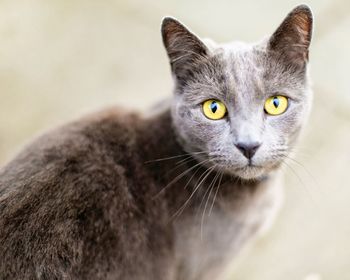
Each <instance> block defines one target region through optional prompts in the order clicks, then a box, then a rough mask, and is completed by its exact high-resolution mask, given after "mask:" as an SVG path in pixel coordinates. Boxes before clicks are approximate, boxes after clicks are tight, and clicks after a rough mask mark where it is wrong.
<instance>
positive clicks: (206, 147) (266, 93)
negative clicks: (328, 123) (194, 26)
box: [162, 5, 313, 179]
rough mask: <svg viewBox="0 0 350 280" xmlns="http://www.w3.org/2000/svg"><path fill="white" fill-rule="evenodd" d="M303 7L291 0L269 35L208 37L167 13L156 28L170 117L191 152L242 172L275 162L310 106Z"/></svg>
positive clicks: (251, 174) (252, 173)
mask: <svg viewBox="0 0 350 280" xmlns="http://www.w3.org/2000/svg"><path fill="white" fill-rule="evenodd" d="M312 21H313V20H312V13H311V11H310V9H309V7H307V6H305V5H301V6H298V7H296V8H295V9H294V10H293V11H292V12H290V13H289V14H288V15H287V17H286V18H285V19H284V21H283V22H282V24H281V25H280V26H279V27H278V29H277V30H276V31H275V32H274V33H273V35H272V36H270V37H269V38H267V39H265V40H263V41H261V42H259V43H256V44H244V43H230V44H223V45H219V44H215V43H213V42H211V41H205V40H201V39H199V38H198V37H197V36H196V35H194V34H193V33H192V32H191V31H189V30H188V29H187V28H186V27H185V26H184V25H182V24H181V23H180V22H179V21H177V20H175V19H173V18H169V17H167V18H165V19H164V20H163V23H162V35H163V42H164V45H165V48H166V50H167V53H168V56H169V59H170V63H171V69H172V73H173V77H174V80H175V95H174V100H173V103H172V119H173V125H174V128H175V130H176V133H177V135H178V138H179V141H180V143H181V144H182V145H183V147H184V149H185V150H186V151H187V152H191V153H192V152H193V153H194V155H195V157H196V158H197V159H198V160H201V161H205V162H204V163H205V164H206V165H210V166H214V165H216V167H217V168H218V169H221V170H225V171H226V172H229V173H231V174H234V175H236V176H238V177H241V178H244V179H253V178H257V177H260V176H262V175H264V174H266V173H268V172H269V171H271V170H273V169H275V168H276V167H278V166H279V165H280V164H281V162H283V161H284V160H285V158H286V156H288V154H289V153H290V152H291V150H292V149H293V145H294V144H295V140H296V138H297V136H298V134H299V132H300V129H301V127H302V126H303V124H304V123H305V120H306V118H307V116H308V113H309V109H310V106H311V99H312V93H311V90H310V85H309V82H308V75H307V64H308V49H309V45H310V40H311V35H312Z"/></svg>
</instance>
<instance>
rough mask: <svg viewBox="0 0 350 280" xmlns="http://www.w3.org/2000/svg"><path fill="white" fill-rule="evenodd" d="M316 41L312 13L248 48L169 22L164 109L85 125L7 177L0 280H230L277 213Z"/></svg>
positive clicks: (39, 147)
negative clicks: (171, 86) (168, 93)
mask: <svg viewBox="0 0 350 280" xmlns="http://www.w3.org/2000/svg"><path fill="white" fill-rule="evenodd" d="M311 33H312V14H311V11H310V9H309V8H308V7H307V6H305V5H301V6H298V7H296V8H295V9H294V10H293V11H292V12H291V13H290V14H289V15H288V16H287V17H286V19H285V20H284V21H283V23H282V24H281V25H280V26H279V28H278V29H277V31H276V32H275V33H274V34H273V35H272V36H271V37H269V38H267V39H265V40H263V41H261V42H259V43H256V44H250V45H248V44H243V43H232V44H225V45H217V44H215V43H213V42H212V41H208V40H206V41H202V40H200V39H199V38H198V37H197V36H196V35H194V34H193V33H191V32H190V31H189V30H188V29H187V28H186V27H185V26H184V25H182V24H181V23H179V22H178V21H177V20H175V19H173V18H165V19H164V20H163V23H162V36H163V42H164V45H165V48H166V50H167V53H168V56H169V59H170V63H171V69H172V74H173V77H174V81H175V90H174V97H173V99H172V101H171V104H170V106H169V107H167V108H164V109H163V110H160V112H158V113H157V114H153V115H151V116H150V115H148V116H145V115H140V114H136V113H126V112H121V111H120V109H119V108H115V109H111V110H105V111H102V112H100V113H96V114H93V115H90V116H87V117H85V118H82V119H80V120H77V121H75V122H72V123H70V124H67V125H64V126H62V127H60V128H58V129H56V130H54V131H52V132H49V133H47V134H45V135H44V136H42V137H40V138H39V139H37V140H35V141H34V142H33V143H32V144H31V145H29V146H28V147H26V148H25V149H24V150H23V151H22V152H21V153H20V154H19V155H18V156H17V157H16V158H15V159H13V160H12V161H10V162H9V163H8V164H7V165H6V166H4V167H3V168H2V169H1V170H0V279H94V280H97V279H115V280H119V279H127V280H134V279H145V280H148V279H149V280H151V279H152V280H157V279H159V280H193V279H202V280H207V279H211V280H212V279H227V278H226V277H227V275H226V273H227V271H228V267H229V266H230V262H231V260H232V259H234V257H235V256H236V255H237V253H238V252H239V251H240V250H241V249H242V247H243V245H244V244H246V241H248V240H249V239H252V237H254V236H257V235H258V234H259V233H262V232H264V231H265V230H266V229H267V228H268V227H269V225H270V224H271V222H272V220H273V218H274V216H275V213H276V210H277V209H278V208H279V205H280V202H281V192H282V185H281V182H280V178H281V176H280V166H281V164H282V163H283V162H284V160H285V158H286V157H288V156H289V154H290V152H291V149H292V148H293V147H294V145H295V142H296V139H297V136H298V134H299V132H300V130H301V128H302V126H303V124H304V123H305V120H306V118H307V115H308V113H309V109H310V105H311V98H312V94H311V90H310V86H309V82H308V78H307V62H308V49H309V45H310V40H311ZM158 111H159V110H158Z"/></svg>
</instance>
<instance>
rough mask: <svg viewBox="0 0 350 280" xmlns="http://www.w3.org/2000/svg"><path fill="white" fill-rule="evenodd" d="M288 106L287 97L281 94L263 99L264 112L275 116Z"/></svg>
mask: <svg viewBox="0 0 350 280" xmlns="http://www.w3.org/2000/svg"><path fill="white" fill-rule="evenodd" d="M287 108H288V98H287V97H285V96H282V95H275V96H271V97H269V98H268V99H267V100H266V101H265V106H264V109H265V112H266V113H267V114H269V115H273V116H277V115H280V114H283V113H284V112H285V111H286V110H287Z"/></svg>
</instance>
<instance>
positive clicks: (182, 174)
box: [153, 159, 210, 199]
mask: <svg viewBox="0 0 350 280" xmlns="http://www.w3.org/2000/svg"><path fill="white" fill-rule="evenodd" d="M209 161H210V159H206V160H203V161H201V162H198V163H197V164H195V165H194V166H192V167H190V168H189V169H187V170H185V171H184V172H182V173H180V174H179V175H177V176H176V177H175V178H174V179H173V180H171V181H170V182H169V183H168V184H167V185H166V186H165V187H164V188H162V189H161V190H160V191H159V192H158V193H157V194H156V195H155V196H154V197H153V199H156V198H157V197H158V196H159V195H160V194H162V193H163V192H164V191H165V190H166V189H167V188H168V187H170V186H171V185H172V184H174V183H176V182H177V181H178V180H180V179H181V178H182V177H183V176H185V175H186V174H187V173H188V172H190V171H191V170H193V169H194V168H196V167H197V166H200V165H201V164H203V163H206V162H209Z"/></svg>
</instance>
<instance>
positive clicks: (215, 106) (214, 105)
mask: <svg viewBox="0 0 350 280" xmlns="http://www.w3.org/2000/svg"><path fill="white" fill-rule="evenodd" d="M218 108H219V106H218V104H217V103H216V101H213V102H212V103H211V104H210V109H211V111H212V112H213V113H214V114H215V112H216V111H217V110H218Z"/></svg>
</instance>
